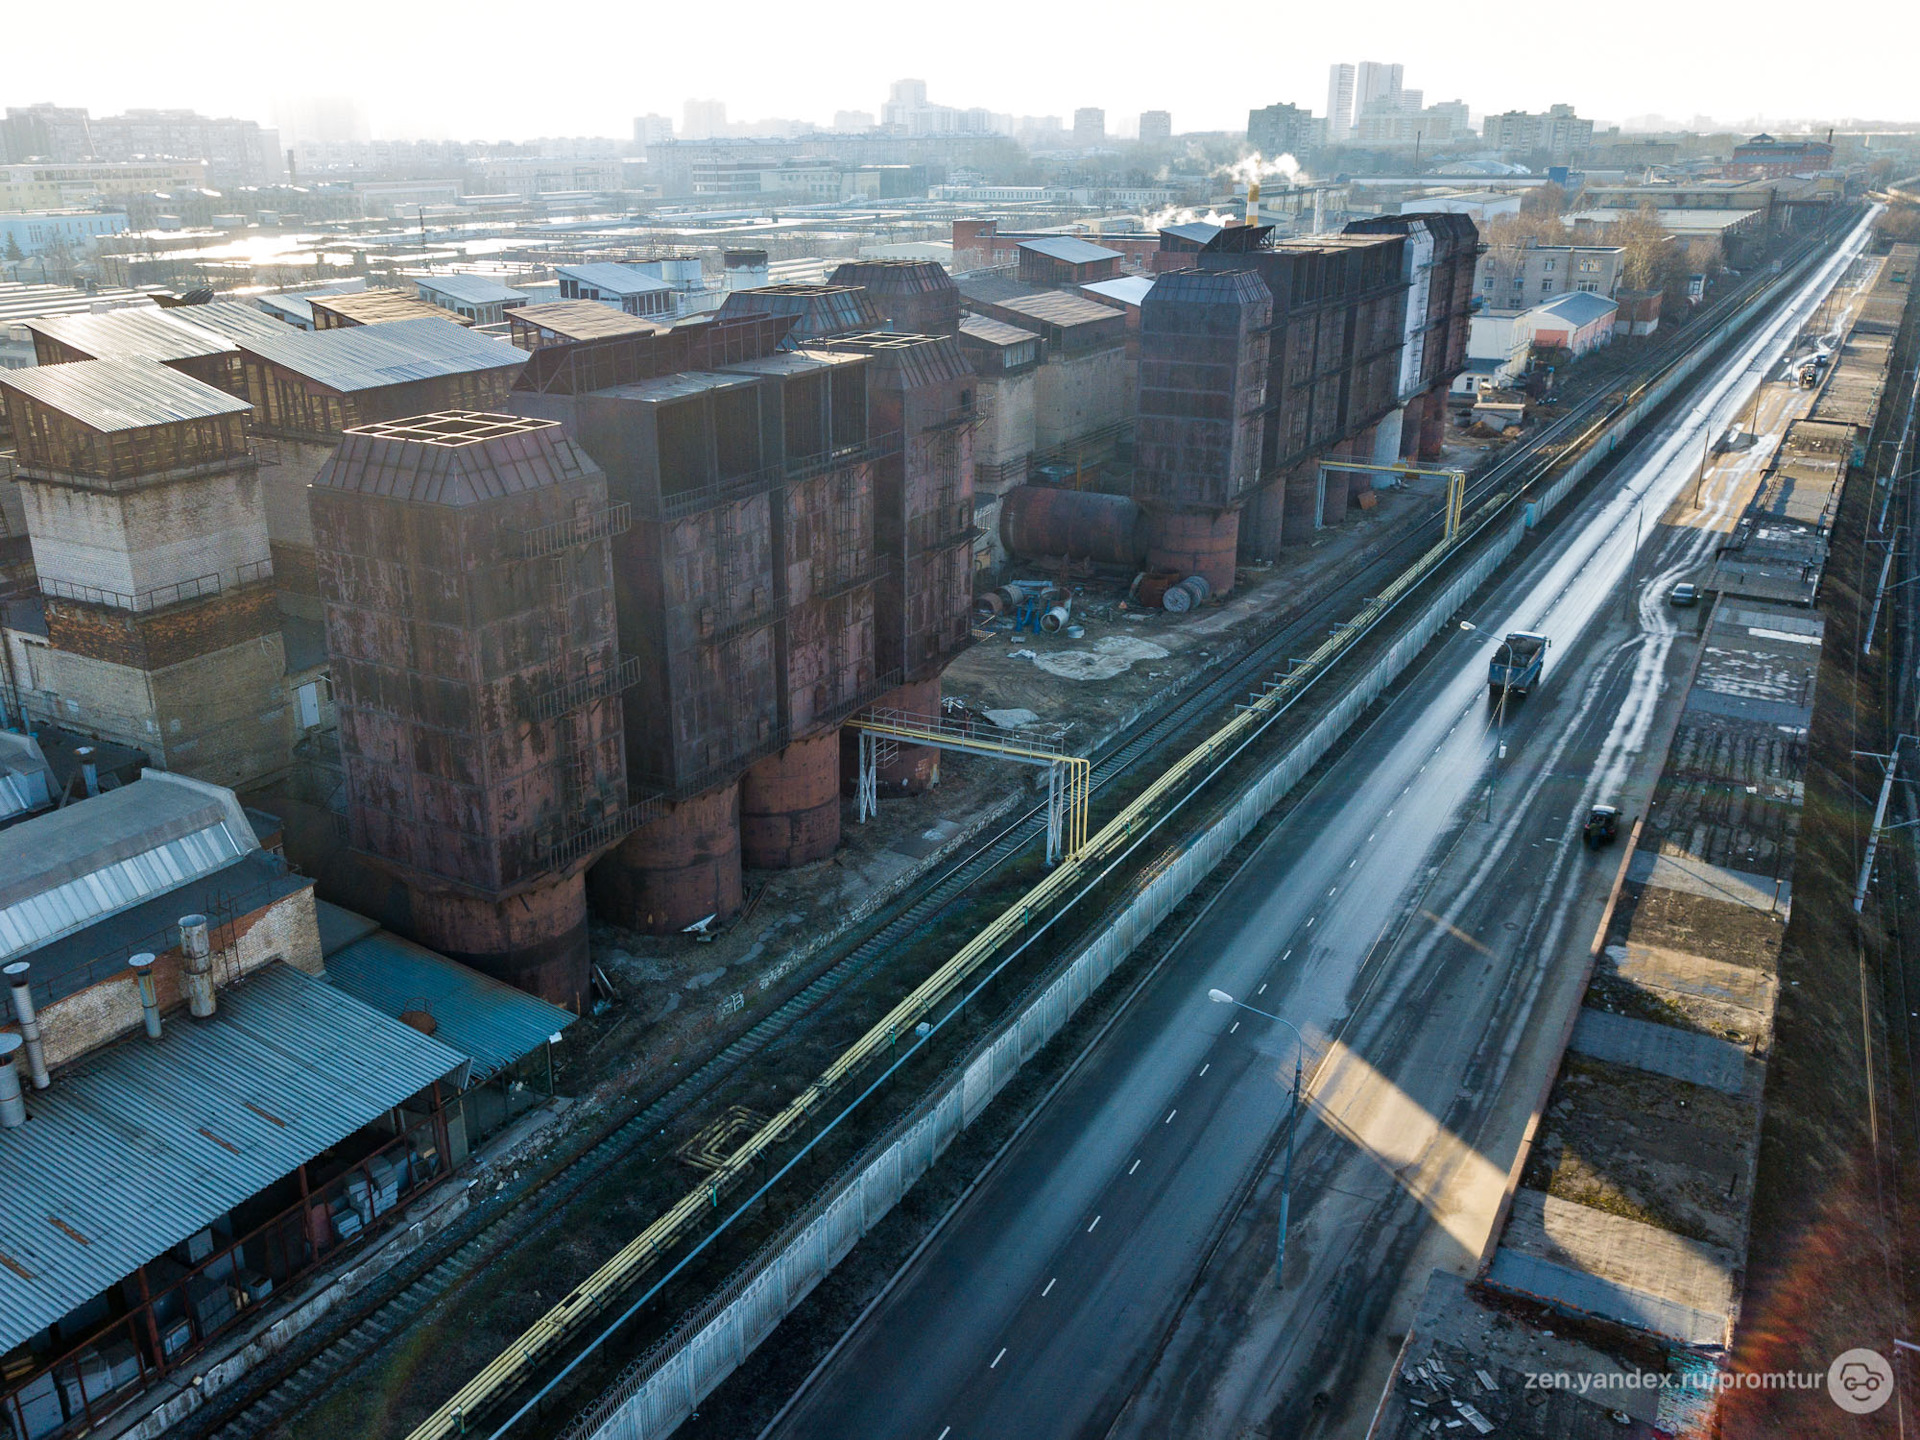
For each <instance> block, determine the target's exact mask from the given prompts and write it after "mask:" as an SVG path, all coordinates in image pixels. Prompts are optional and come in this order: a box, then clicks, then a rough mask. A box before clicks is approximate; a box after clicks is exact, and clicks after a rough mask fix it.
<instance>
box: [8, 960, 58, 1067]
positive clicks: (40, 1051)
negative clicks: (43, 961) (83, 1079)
mask: <svg viewBox="0 0 1920 1440" xmlns="http://www.w3.org/2000/svg"><path fill="white" fill-rule="evenodd" d="M32 969H33V967H32V966H31V965H29V964H28V963H27V962H26V961H24V960H16V961H14V962H13V964H11V965H9V966H7V968H6V972H5V973H6V977H7V988H8V990H9V991H10V992H11V993H12V996H13V1017H14V1019H16V1020H18V1021H19V1022H20V1039H21V1040H22V1041H23V1042H24V1043H25V1045H26V1049H27V1069H28V1071H29V1072H30V1073H31V1074H32V1076H33V1088H34V1089H36V1090H44V1089H46V1088H47V1086H49V1085H51V1084H52V1083H53V1082H52V1081H51V1080H50V1079H48V1078H47V1050H46V1046H44V1045H42V1044H41V1043H40V1019H39V1017H38V1016H37V1015H36V1014H35V1013H34V1009H33V986H32V984H31V983H30V982H29V980H28V979H27V974H28V972H29V971H31V970H32Z"/></svg>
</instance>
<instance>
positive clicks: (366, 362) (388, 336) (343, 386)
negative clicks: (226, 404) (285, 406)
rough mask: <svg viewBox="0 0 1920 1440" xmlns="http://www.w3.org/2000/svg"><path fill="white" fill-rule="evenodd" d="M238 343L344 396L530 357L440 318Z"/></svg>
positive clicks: (516, 364) (291, 332)
mask: <svg viewBox="0 0 1920 1440" xmlns="http://www.w3.org/2000/svg"><path fill="white" fill-rule="evenodd" d="M239 344H240V349H241V350H242V351H243V352H244V353H246V354H248V355H255V356H258V357H259V358H260V359H262V360H265V361H267V362H268V363H269V364H272V365H278V366H280V367H281V368H282V369H284V370H291V371H292V372H293V373H294V374H296V375H299V376H302V377H303V378H305V379H308V380H311V381H313V382H314V383H315V384H317V385H323V386H325V387H326V388H327V389H329V390H334V391H338V392H340V393H341V394H351V393H353V392H354V391H356V390H377V389H379V388H380V387H381V386H383V385H405V384H408V383H410V382H412V381H416V380H437V379H440V378H442V377H444V376H448V375H471V374H475V373H477V372H480V371H486V370H505V369H508V368H509V367H512V368H518V367H519V366H521V365H524V364H526V361H527V353H526V351H524V350H517V349H515V348H514V347H513V346H511V345H509V344H507V343H506V342H505V341H504V340H495V339H493V338H491V337H490V336H486V335H476V334H474V333H473V332H472V331H471V330H469V329H467V328H466V327H465V326H463V325H456V324H454V323H453V322H452V321H451V320H440V319H420V320H396V321H395V322H394V323H393V324H391V325H355V326H351V327H349V328H347V329H344V330H316V331H305V330H289V331H287V332H286V333H285V334H284V335H276V336H273V337H271V338H269V337H267V336H261V337H259V338H258V339H253V340H242V341H240V342H239ZM60 368H62V369H69V368H72V367H69V366H62V367H60ZM215 393H216V394H217V393H218V392H217V391H216V392H215Z"/></svg>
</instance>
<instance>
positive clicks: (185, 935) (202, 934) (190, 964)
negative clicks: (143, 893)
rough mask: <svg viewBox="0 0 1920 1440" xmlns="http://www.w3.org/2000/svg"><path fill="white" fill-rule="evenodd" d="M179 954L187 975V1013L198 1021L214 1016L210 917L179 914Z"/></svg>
mask: <svg viewBox="0 0 1920 1440" xmlns="http://www.w3.org/2000/svg"><path fill="white" fill-rule="evenodd" d="M180 954H181V956H182V957H183V958H182V962H181V964H182V968H183V969H184V970H185V971H186V974H187V1013H188V1014H189V1015H191V1016H193V1018H194V1019H196V1020H206V1019H209V1018H211V1016H212V1015H213V1012H214V1009H215V1001H214V998H213V958H212V950H211V947H210V946H209V945H208V944H207V917H206V916H204V915H182V916H181V917H180Z"/></svg>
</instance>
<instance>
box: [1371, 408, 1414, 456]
mask: <svg viewBox="0 0 1920 1440" xmlns="http://www.w3.org/2000/svg"><path fill="white" fill-rule="evenodd" d="M1418 413H1419V412H1418V410H1417V408H1416V407H1415V406H1414V405H1402V406H1401V407H1400V408H1399V409H1398V410H1389V411H1388V412H1387V413H1386V417H1385V418H1384V419H1382V420H1381V422H1380V423H1379V424H1378V425H1376V426H1374V427H1373V452H1372V453H1371V454H1370V455H1368V456H1366V457H1365V458H1366V459H1368V460H1371V461H1372V462H1373V463H1374V464H1375V465H1391V464H1393V463H1394V461H1396V460H1398V459H1399V458H1400V445H1401V441H1402V439H1403V438H1404V437H1405V435H1406V422H1407V419H1408V418H1409V417H1410V416H1415V415H1417V414H1418Z"/></svg>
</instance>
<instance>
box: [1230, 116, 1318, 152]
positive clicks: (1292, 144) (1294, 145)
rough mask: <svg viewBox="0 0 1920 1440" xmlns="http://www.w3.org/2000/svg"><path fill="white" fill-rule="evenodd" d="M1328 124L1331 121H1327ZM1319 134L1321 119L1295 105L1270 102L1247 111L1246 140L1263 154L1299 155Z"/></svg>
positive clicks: (1312, 144) (1312, 146)
mask: <svg viewBox="0 0 1920 1440" xmlns="http://www.w3.org/2000/svg"><path fill="white" fill-rule="evenodd" d="M1329 124H1331V121H1329ZM1319 138H1320V122H1319V121H1317V120H1315V119H1314V118H1313V112H1312V111H1311V110H1302V109H1301V108H1300V107H1299V106H1298V105H1269V106H1267V107H1266V108H1265V109H1264V110H1250V111H1248V112H1247V144H1249V145H1251V146H1252V147H1253V148H1254V149H1255V150H1258V151H1259V152H1260V153H1261V154H1262V155H1265V156H1268V157H1276V156H1280V155H1295V156H1298V155H1302V154H1304V153H1306V152H1307V151H1308V150H1311V149H1313V148H1314V145H1315V143H1316V142H1317V141H1318V140H1319Z"/></svg>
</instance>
